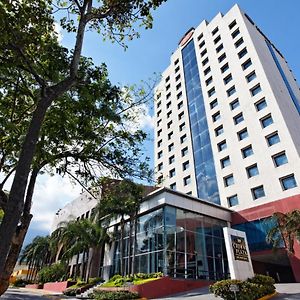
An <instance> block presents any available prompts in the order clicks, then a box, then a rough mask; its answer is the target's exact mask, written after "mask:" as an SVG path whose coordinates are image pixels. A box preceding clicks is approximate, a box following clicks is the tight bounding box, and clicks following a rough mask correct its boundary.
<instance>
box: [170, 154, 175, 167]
mask: <svg viewBox="0 0 300 300" xmlns="http://www.w3.org/2000/svg"><path fill="white" fill-rule="evenodd" d="M173 162H175V156H174V155H172V156H170V157H169V164H170V165H171V164H172V163H173Z"/></svg>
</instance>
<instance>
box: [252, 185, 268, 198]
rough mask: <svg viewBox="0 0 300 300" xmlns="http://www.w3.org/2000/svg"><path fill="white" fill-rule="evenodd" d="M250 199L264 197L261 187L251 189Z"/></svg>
mask: <svg viewBox="0 0 300 300" xmlns="http://www.w3.org/2000/svg"><path fill="white" fill-rule="evenodd" d="M251 193H252V197H253V199H254V200H256V199H258V198H261V197H264V196H265V191H264V187H263V185H260V186H257V187H255V188H253V189H251Z"/></svg>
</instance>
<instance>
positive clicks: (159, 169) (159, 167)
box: [157, 163, 163, 171]
mask: <svg viewBox="0 0 300 300" xmlns="http://www.w3.org/2000/svg"><path fill="white" fill-rule="evenodd" d="M157 169H158V171H161V170H162V169H163V163H160V164H158V166H157Z"/></svg>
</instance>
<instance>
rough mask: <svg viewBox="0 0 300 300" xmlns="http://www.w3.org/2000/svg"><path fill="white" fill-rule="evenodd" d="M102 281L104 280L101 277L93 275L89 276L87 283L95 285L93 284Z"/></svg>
mask: <svg viewBox="0 0 300 300" xmlns="http://www.w3.org/2000/svg"><path fill="white" fill-rule="evenodd" d="M103 281H104V280H103V279H102V278H101V277H94V278H89V281H88V283H89V284H92V285H95V284H98V283H101V282H103Z"/></svg>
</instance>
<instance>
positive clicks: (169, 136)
mask: <svg viewBox="0 0 300 300" xmlns="http://www.w3.org/2000/svg"><path fill="white" fill-rule="evenodd" d="M172 136H173V131H171V132H170V133H168V140H170V139H171V138H172Z"/></svg>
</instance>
